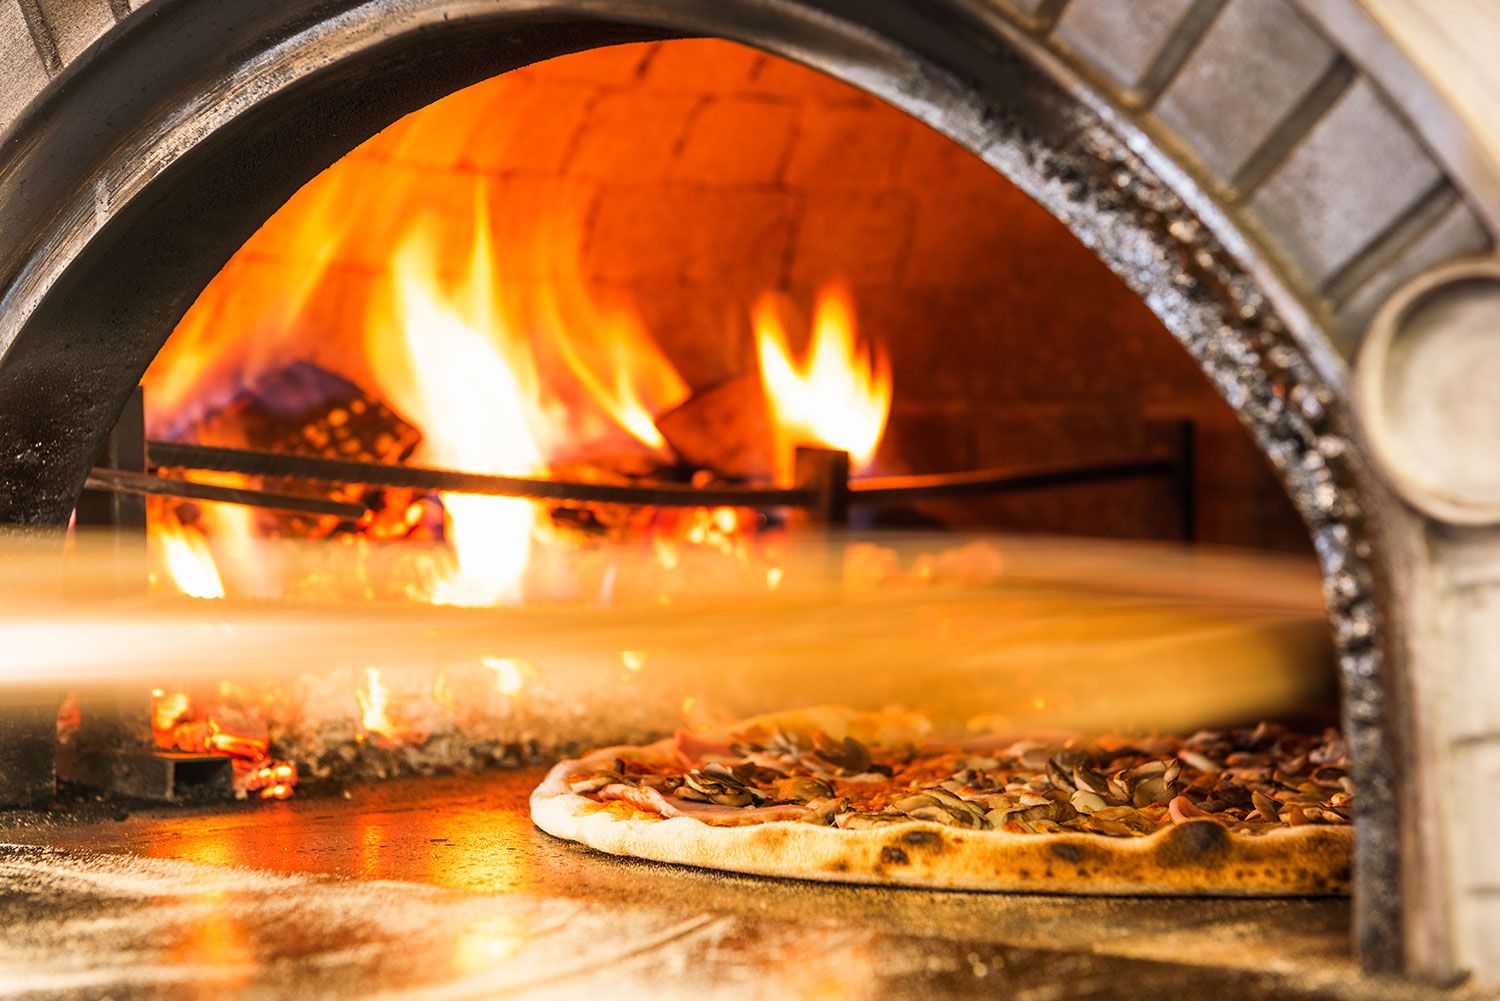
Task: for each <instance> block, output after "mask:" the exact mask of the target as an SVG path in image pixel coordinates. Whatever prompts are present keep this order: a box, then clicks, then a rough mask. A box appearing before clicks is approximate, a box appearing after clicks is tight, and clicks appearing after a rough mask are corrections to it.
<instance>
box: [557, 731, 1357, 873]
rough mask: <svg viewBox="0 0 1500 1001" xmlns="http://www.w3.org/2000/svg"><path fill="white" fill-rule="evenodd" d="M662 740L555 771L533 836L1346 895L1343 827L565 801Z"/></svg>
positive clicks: (643, 851) (658, 857)
mask: <svg viewBox="0 0 1500 1001" xmlns="http://www.w3.org/2000/svg"><path fill="white" fill-rule="evenodd" d="M919 721H920V717H916V716H914V715H910V714H891V713H882V714H873V713H859V712H856V711H854V710H843V709H839V708H834V707H822V708H818V709H813V710H802V711H798V712H793V713H780V714H773V715H770V716H763V717H757V718H756V719H753V720H746V721H745V722H743V723H741V724H738V725H736V726H735V727H734V729H735V731H736V732H738V733H744V732H748V731H750V730H751V729H753V728H754V727H756V726H758V725H765V726H767V727H772V726H788V727H794V726H808V725H814V726H817V727H820V728H822V729H824V731H825V732H827V733H829V735H830V736H833V737H835V738H836V739H837V738H840V737H842V736H843V735H845V734H849V735H853V736H856V737H858V738H860V739H870V738H874V737H876V736H877V735H878V736H879V737H881V738H883V739H884V740H895V739H900V736H901V735H902V734H905V735H906V736H907V737H908V738H910V739H915V738H918V737H920V736H921V734H922V730H921V728H920V724H919ZM673 746H674V741H673V740H671V739H667V740H662V741H658V742H657V743H655V744H649V745H645V746H640V747H633V746H625V747H612V748H605V749H603V750H598V751H594V752H592V753H590V754H588V755H586V756H585V757H583V758H581V759H578V760H570V761H563V762H560V763H559V764H558V765H556V766H555V767H554V768H553V769H552V770H551V771H550V772H549V773H548V774H547V777H546V778H545V779H544V780H543V781H542V783H541V785H539V786H538V787H537V788H536V790H535V791H534V792H533V793H532V795H531V816H532V820H533V822H534V823H535V824H536V825H537V827H539V828H541V829H542V830H543V831H546V832H547V833H548V834H551V835H554V836H555V837H559V838H564V839H566V840H569V841H575V842H577V843H579V844H582V845H586V846H588V847H590V848H593V849H596V850H598V851H602V852H607V853H609V854H611V855H620V856H625V857H629V858H640V859H650V860H652V861H656V862H670V863H675V864H680V865H693V866H700V867H703V868H708V869H720V870H725V871H728V872H740V873H750V874H753V875H758V876H775V877H780V878H788V879H812V880H821V881H825V882H839V883H866V884H881V885H899V886H921V887H931V888H937V889H951V890H990V891H1008V892H1027V893H1065V894H1081V895H1123V896H1225V897H1274V896H1331V895H1343V894H1347V893H1348V892H1349V885H1350V859H1351V853H1352V829H1351V828H1349V827H1345V826H1334V825H1311V824H1309V825H1304V826H1298V827H1288V828H1281V829H1277V830H1272V831H1268V832H1265V833H1259V834H1236V833H1233V832H1231V831H1230V830H1229V829H1228V828H1227V827H1225V826H1224V825H1223V824H1221V823H1219V822H1218V821H1216V820H1212V819H1202V820H1189V821H1186V822H1184V823H1180V824H1173V825H1169V826H1167V827H1165V828H1163V829H1162V830H1160V831H1157V832H1155V833H1152V834H1150V835H1147V836H1144V837H1137V838H1122V837H1109V836H1105V835H1099V834H1087V833H1080V832H1067V831H1065V832H1056V833H1046V834H1016V833H1011V832H1008V831H976V830H967V829H962V828H955V827H948V826H945V825H942V824H936V823H931V822H927V821H918V820H913V821H910V822H907V823H897V824H889V825H886V826H882V827H878V828H871V829H865V830H848V829H840V828H836V827H824V826H822V825H818V824H809V823H802V822H799V821H768V822H763V823H753V824H747V825H743V826H734V827H725V826H716V825H710V824H706V823H704V822H703V821H701V820H697V819H695V818H692V817H673V818H663V817H660V816H658V815H656V814H653V813H648V812H646V811H642V810H638V809H636V808H634V807H632V806H629V805H627V804H625V803H622V802H617V801H610V802H599V801H596V800H593V799H590V798H589V797H587V796H584V795H581V794H578V793H575V792H573V790H572V788H571V787H570V786H569V784H568V779H569V777H570V776H572V775H573V774H575V773H577V772H580V771H587V770H590V769H592V768H596V767H598V766H599V765H600V764H603V763H607V762H610V761H612V760H613V759H615V758H622V759H626V760H653V759H660V758H661V757H662V756H664V755H666V756H669V755H670V754H671V753H672V748H673Z"/></svg>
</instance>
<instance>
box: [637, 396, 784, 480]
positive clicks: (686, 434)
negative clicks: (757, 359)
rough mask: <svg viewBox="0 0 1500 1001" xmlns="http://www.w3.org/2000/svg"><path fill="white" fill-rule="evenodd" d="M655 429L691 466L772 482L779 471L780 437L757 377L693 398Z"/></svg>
mask: <svg viewBox="0 0 1500 1001" xmlns="http://www.w3.org/2000/svg"><path fill="white" fill-rule="evenodd" d="M656 426H657V429H658V430H660V431H661V433H662V436H663V437H664V438H666V439H667V444H669V445H671V446H672V449H673V450H674V451H675V452H676V453H677V454H678V455H679V456H681V457H682V459H683V461H685V462H687V463H688V464H689V465H692V466H696V467H698V468H700V469H707V470H711V471H712V472H714V473H717V474H718V475H720V476H722V477H726V478H744V479H767V478H769V477H770V476H771V475H772V473H773V472H774V470H775V438H774V433H773V429H772V426H771V419H770V415H769V412H768V410H767V407H766V399H765V393H764V391H763V390H762V388H761V384H760V375H759V374H758V373H756V372H746V373H745V374H743V375H738V376H735V377H733V378H731V379H727V380H725V381H724V382H720V383H717V384H716V385H713V386H710V387H709V388H708V389H704V390H701V391H699V392H697V393H694V394H693V395H692V396H691V397H690V398H689V399H688V400H687V402H685V403H683V404H682V405H681V406H679V407H677V408H676V409H675V410H672V411H669V412H668V413H665V414H663V415H662V416H660V417H658V418H657V420H656Z"/></svg>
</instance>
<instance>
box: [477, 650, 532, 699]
mask: <svg viewBox="0 0 1500 1001" xmlns="http://www.w3.org/2000/svg"><path fill="white" fill-rule="evenodd" d="M480 663H482V664H483V665H484V666H485V667H487V668H489V669H490V670H491V671H493V672H495V691H497V692H499V693H500V694H501V695H503V696H505V697H506V698H508V699H513V698H515V697H516V696H518V695H520V694H521V692H522V691H524V690H525V688H526V681H527V679H528V678H530V677H532V676H533V675H535V674H536V668H534V667H532V666H531V665H530V664H528V663H527V662H526V661H524V660H515V659H513V658H510V657H484V658H481V660H480Z"/></svg>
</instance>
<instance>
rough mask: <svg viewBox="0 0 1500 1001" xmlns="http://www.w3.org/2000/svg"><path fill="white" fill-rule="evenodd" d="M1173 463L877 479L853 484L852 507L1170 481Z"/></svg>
mask: <svg viewBox="0 0 1500 1001" xmlns="http://www.w3.org/2000/svg"><path fill="white" fill-rule="evenodd" d="M1176 473H1177V465H1176V464H1175V463H1173V462H1172V461H1171V460H1169V459H1136V460H1131V461H1128V462H1116V463H1106V464H1103V465H1070V466H1053V467H1049V468H1043V469H1037V468H1035V467H1032V468H1030V469H979V470H974V471H973V472H967V473H938V474H935V475H930V476H877V477H870V478H869V479H863V480H853V481H851V482H850V484H849V495H850V496H849V502H850V503H851V504H899V503H904V502H907V501H914V500H935V499H940V498H946V497H962V496H968V495H972V494H1001V493H1010V492H1013V491H1021V490H1041V489H1045V488H1047V487H1061V486H1069V485H1071V484H1076V483H1107V482H1110V481H1113V480H1126V479H1135V478H1138V477H1143V476H1172V475H1175V474H1176Z"/></svg>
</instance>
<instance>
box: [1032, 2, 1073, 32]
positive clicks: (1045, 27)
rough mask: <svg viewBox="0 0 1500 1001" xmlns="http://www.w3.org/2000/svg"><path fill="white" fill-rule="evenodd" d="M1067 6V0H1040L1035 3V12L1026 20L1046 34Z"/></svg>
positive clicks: (1055, 25)
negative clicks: (1040, 0)
mask: <svg viewBox="0 0 1500 1001" xmlns="http://www.w3.org/2000/svg"><path fill="white" fill-rule="evenodd" d="M1067 6H1068V0H1042V2H1041V3H1039V4H1037V8H1036V13H1035V14H1033V15H1031V17H1030V18H1028V20H1030V21H1031V23H1032V25H1033V26H1034V27H1035V28H1036V30H1037V31H1040V32H1042V33H1043V34H1046V33H1047V32H1050V31H1051V30H1052V29H1053V28H1055V27H1057V19H1058V18H1060V17H1062V12H1063V9H1064V8H1065V7H1067Z"/></svg>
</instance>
